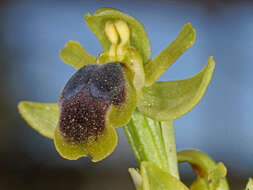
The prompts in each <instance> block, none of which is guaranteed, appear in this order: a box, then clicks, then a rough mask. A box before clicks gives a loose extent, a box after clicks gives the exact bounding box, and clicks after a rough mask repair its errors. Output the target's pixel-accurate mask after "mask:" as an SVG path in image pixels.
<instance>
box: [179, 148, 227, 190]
mask: <svg viewBox="0 0 253 190" xmlns="http://www.w3.org/2000/svg"><path fill="white" fill-rule="evenodd" d="M178 161H179V162H189V163H190V164H191V166H192V169H193V170H194V171H195V172H196V174H197V175H198V177H197V180H196V181H195V182H194V183H193V184H192V185H191V190H229V186H228V183H227V181H226V178H225V176H226V173H227V170H226V167H225V166H224V165H223V164H222V163H218V164H216V163H215V162H214V161H213V160H212V159H211V158H210V157H209V156H207V155H206V154H204V153H202V152H199V151H196V150H183V151H181V152H179V153H178Z"/></svg>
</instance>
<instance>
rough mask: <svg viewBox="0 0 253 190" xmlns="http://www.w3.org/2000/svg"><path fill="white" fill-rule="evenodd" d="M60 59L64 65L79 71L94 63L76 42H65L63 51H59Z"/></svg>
mask: <svg viewBox="0 0 253 190" xmlns="http://www.w3.org/2000/svg"><path fill="white" fill-rule="evenodd" d="M60 57H61V59H62V60H63V61H64V62H65V63H67V64H69V65H72V66H73V67H75V68H76V69H80V68H81V67H83V66H85V65H87V64H93V63H96V58H95V57H94V56H92V55H90V54H89V53H88V52H87V51H85V49H83V47H82V45H81V44H80V43H79V42H76V41H69V42H67V44H66V46H65V47H64V49H62V50H61V51H60Z"/></svg>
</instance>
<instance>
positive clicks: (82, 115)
mask: <svg viewBox="0 0 253 190" xmlns="http://www.w3.org/2000/svg"><path fill="white" fill-rule="evenodd" d="M85 20H86V22H87V24H88V26H89V27H90V29H91V30H92V32H93V33H94V34H95V35H96V37H97V38H98V40H99V41H100V43H101V45H102V47H103V51H102V52H101V53H100V54H99V55H98V56H97V57H94V56H92V55H90V54H89V53H88V52H87V51H86V50H84V49H83V47H82V46H81V44H79V43H78V42H75V41H69V42H68V43H67V44H66V46H65V47H64V48H63V49H62V50H61V51H60V57H61V58H62V60H63V61H64V62H66V63H67V64H70V65H72V66H74V67H75V68H76V69H78V70H77V72H76V73H75V74H73V76H72V77H71V78H70V80H69V81H68V82H67V84H66V85H65V87H64V88H63V90H62V92H61V93H60V95H59V101H58V104H48V103H36V102H28V101H23V102H20V103H19V105H18V109H19V112H20V113H21V115H22V116H23V118H24V119H25V120H26V121H27V122H28V124H29V125H31V127H32V128H34V129H35V130H37V131H38V132H39V133H40V134H42V135H44V136H45V137H48V138H51V139H53V140H54V143H55V146H56V149H57V151H58V152H59V153H60V155H61V156H62V157H64V158H66V159H71V160H75V159H78V158H80V157H85V156H90V157H91V159H92V161H94V162H97V161H100V160H102V159H104V158H105V157H107V156H108V155H110V154H111V153H112V152H113V150H114V148H115V147H116V145H117V138H118V137H117V133H116V130H115V128H117V127H121V126H124V125H126V124H127V123H128V122H129V120H130V119H131V115H132V114H133V112H134V111H135V109H138V110H139V112H140V113H142V114H144V115H145V116H147V117H150V118H152V119H154V120H157V121H171V120H174V119H176V118H178V117H180V116H182V115H183V114H185V113H187V112H189V111H190V110H191V109H192V108H193V107H194V106H195V105H196V104H197V103H198V102H199V101H200V99H201V98H202V96H203V95H204V93H205V90H206V89H207V86H208V84H209V82H210V80H211V77H212V74H213V71H214V66H215V62H214V60H213V58H212V57H210V58H209V59H208V63H207V65H206V66H205V68H204V69H203V70H202V71H201V72H200V73H199V74H197V75H195V76H194V77H192V78H189V79H185V80H180V81H168V82H156V80H157V79H158V78H159V76H160V75H161V74H163V73H164V72H165V71H166V70H167V68H168V67H169V66H170V65H171V64H173V63H174V62H175V61H176V60H177V58H178V57H180V55H182V54H183V53H184V51H186V50H187V49H188V48H189V47H190V46H192V45H193V43H194V41H195V38H196V31H195V29H194V28H193V27H192V25H191V24H190V23H187V24H186V25H185V26H184V27H183V28H182V30H181V32H180V33H179V35H178V36H177V38H176V39H175V40H174V41H173V42H172V43H171V44H170V45H169V46H168V47H167V48H166V49H165V50H163V51H162V52H161V53H160V54H158V55H157V56H156V57H155V58H153V59H151V58H150V55H151V48H150V44H149V39H148V37H147V33H146V31H145V29H144V27H143V25H142V24H141V23H140V22H139V21H138V20H137V19H135V18H134V17H131V16H129V15H127V14H125V13H123V12H121V11H119V10H116V9H112V8H102V9H98V10H97V11H96V12H95V13H94V14H93V15H90V14H86V15H85Z"/></svg>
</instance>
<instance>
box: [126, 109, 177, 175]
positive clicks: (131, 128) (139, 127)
mask: <svg viewBox="0 0 253 190" xmlns="http://www.w3.org/2000/svg"><path fill="white" fill-rule="evenodd" d="M124 132H125V135H126V137H127V139H128V142H129V144H130V146H131V148H132V151H133V153H134V155H135V157H136V160H137V162H138V163H139V165H140V163H141V162H143V161H150V162H153V163H154V164H156V165H157V166H158V167H159V168H161V169H163V170H164V171H167V172H169V173H170V174H171V175H172V176H174V177H176V178H177V179H179V174H178V163H177V153H176V143H175V136H174V127H173V121H168V122H158V121H155V120H152V119H150V118H148V117H145V116H144V115H142V114H141V113H140V112H138V111H137V110H136V111H135V113H134V114H133V116H132V118H131V121H130V122H129V123H128V124H127V126H125V127H124Z"/></svg>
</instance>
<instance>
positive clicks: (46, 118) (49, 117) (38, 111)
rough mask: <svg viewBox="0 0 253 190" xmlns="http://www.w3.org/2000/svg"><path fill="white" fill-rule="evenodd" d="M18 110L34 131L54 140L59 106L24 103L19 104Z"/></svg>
mask: <svg viewBox="0 0 253 190" xmlns="http://www.w3.org/2000/svg"><path fill="white" fill-rule="evenodd" d="M18 110H19V113H20V114H21V115H22V117H23V118H24V119H25V120H26V122H27V123H28V124H29V125H30V126H31V127H32V128H33V129H35V130H36V131H37V132H39V133H40V134H41V135H43V136H45V137H47V138H50V139H53V137H54V130H55V128H56V126H57V122H58V117H59V108H58V105H57V104H45V103H37V102H25V101H24V102H20V103H19V104H18Z"/></svg>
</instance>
